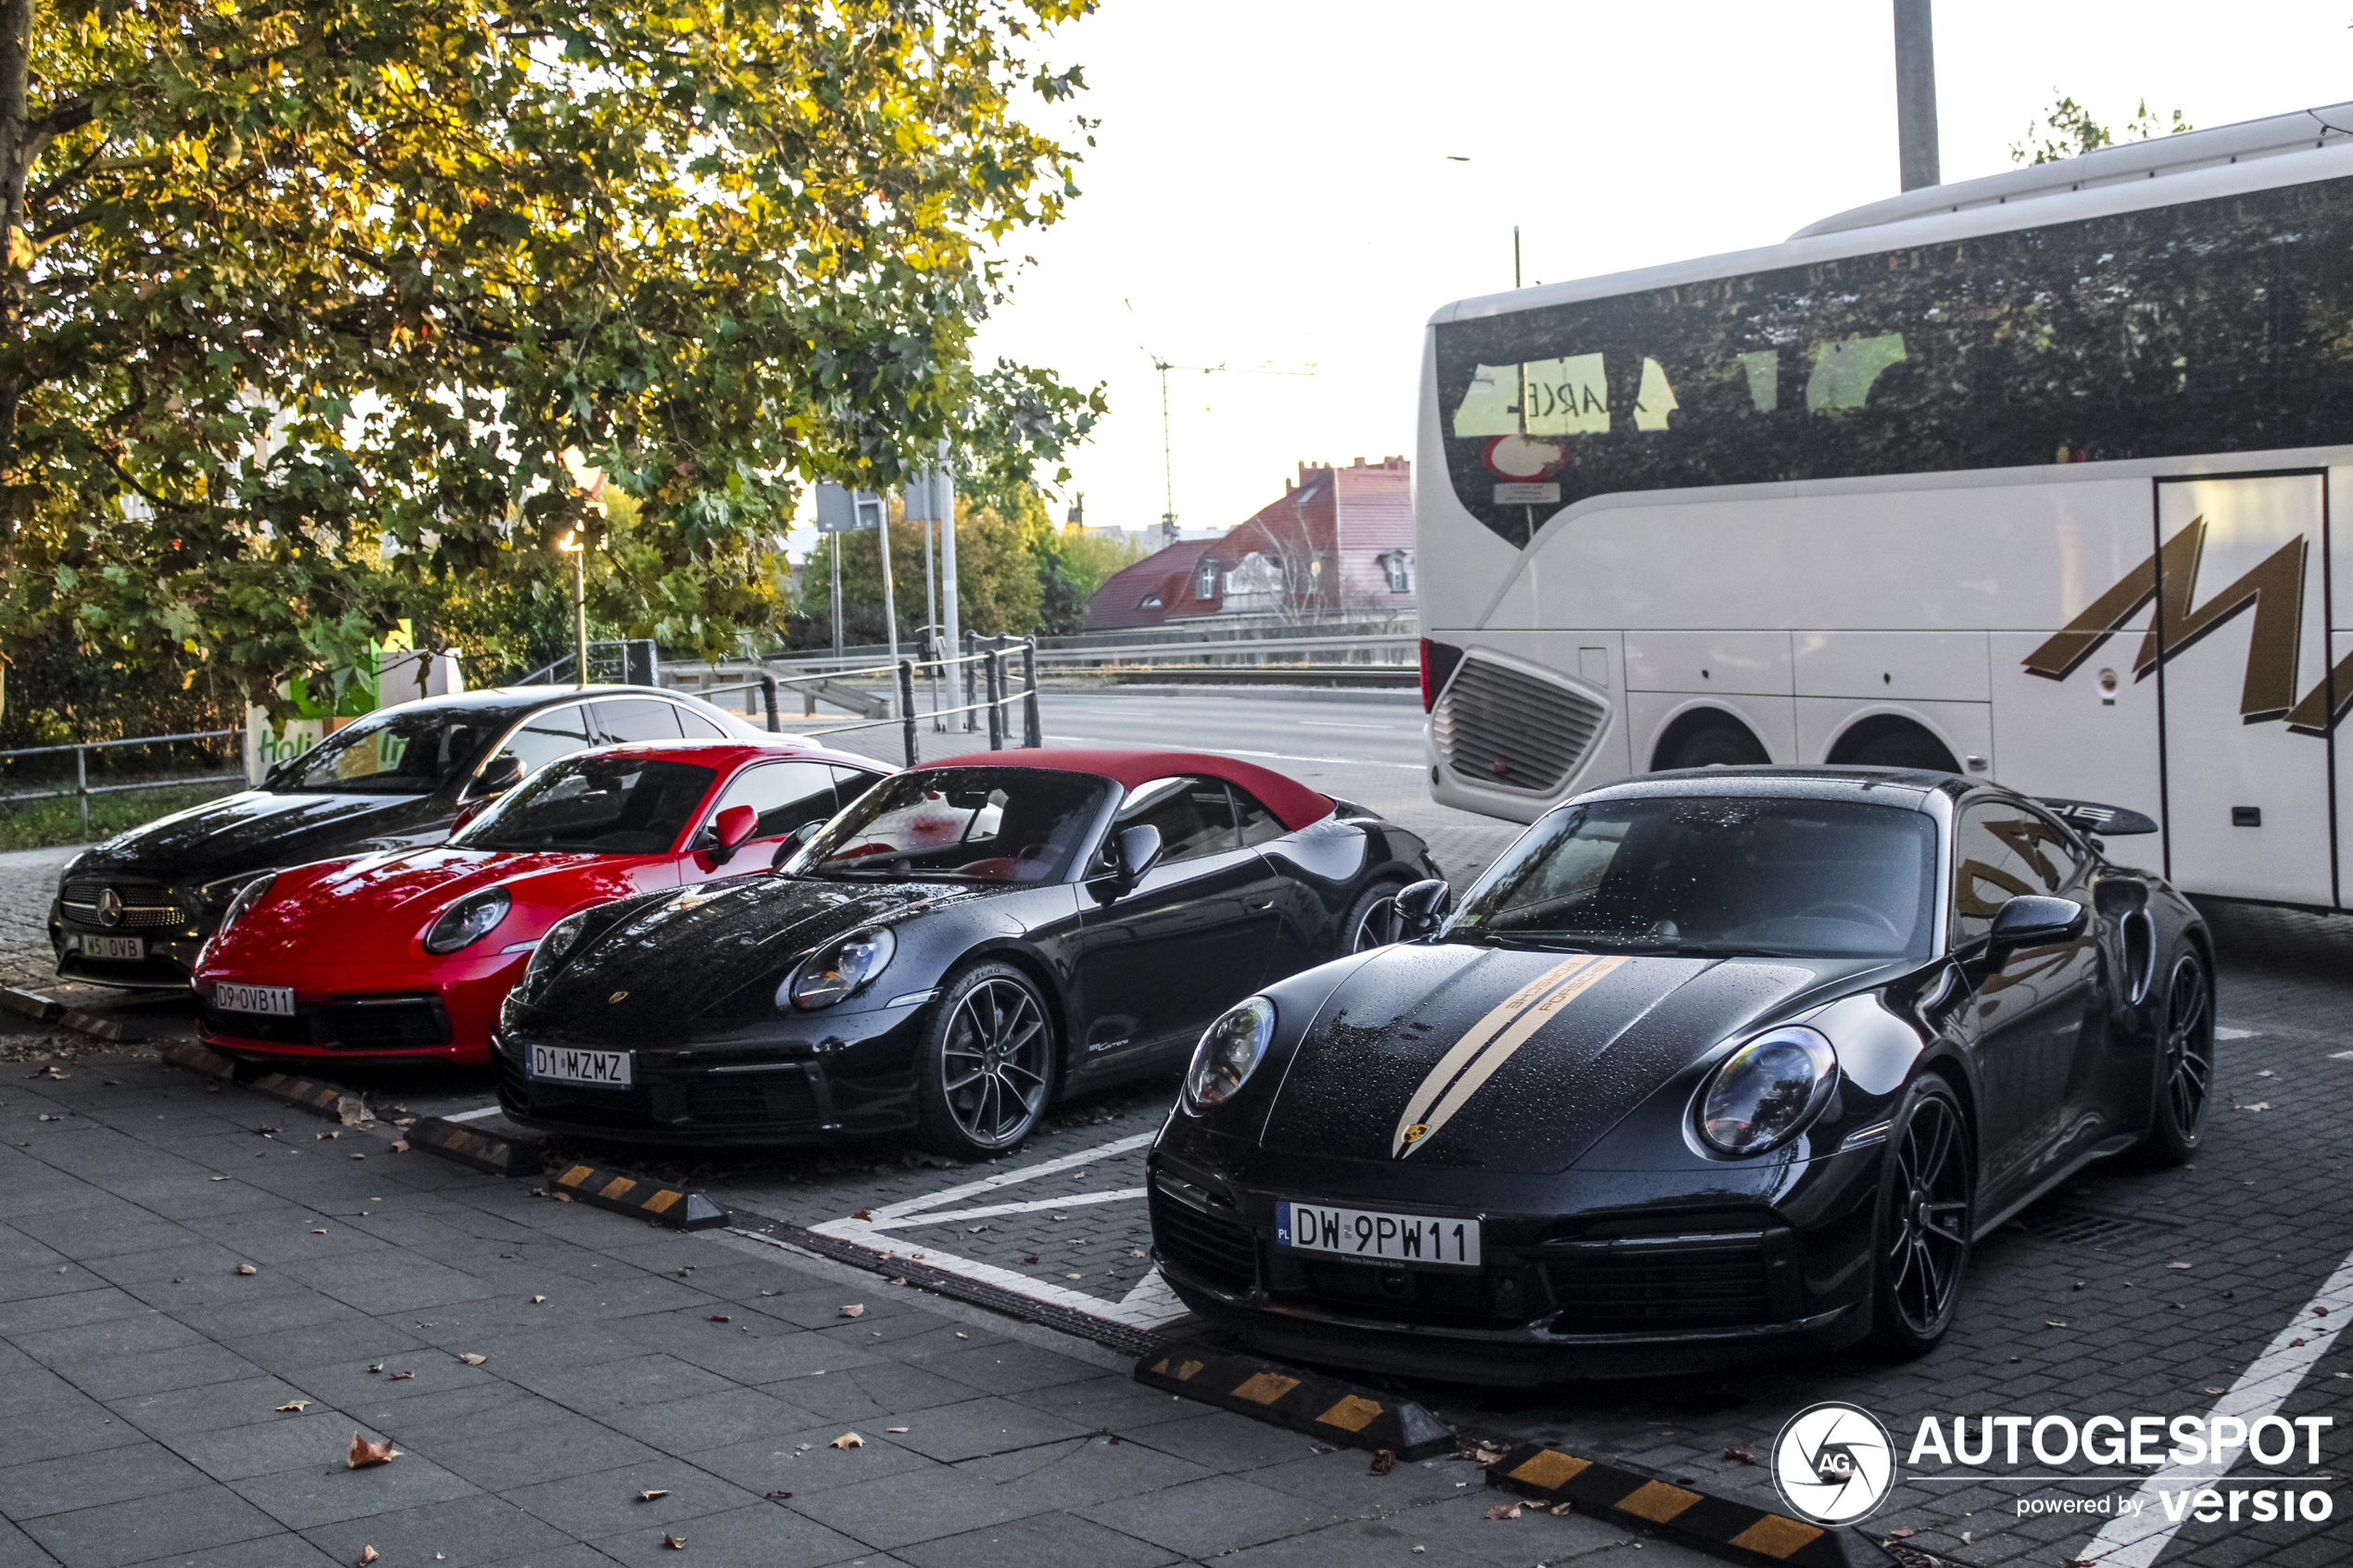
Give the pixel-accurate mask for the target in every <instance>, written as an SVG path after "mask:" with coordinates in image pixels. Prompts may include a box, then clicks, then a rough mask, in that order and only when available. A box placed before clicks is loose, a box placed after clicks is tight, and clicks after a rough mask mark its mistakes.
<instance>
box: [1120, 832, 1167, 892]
mask: <svg viewBox="0 0 2353 1568" xmlns="http://www.w3.org/2000/svg"><path fill="white" fill-rule="evenodd" d="M1163 847H1164V846H1163V845H1162V844H1161V841H1160V830H1159V829H1158V828H1156V827H1154V826H1152V825H1151V823H1150V822H1139V823H1138V824H1137V825H1136V826H1134V827H1132V828H1122V829H1121V830H1120V831H1119V832H1118V833H1117V834H1115V835H1114V837H1113V838H1112V841H1111V854H1112V860H1113V862H1114V864H1115V865H1117V866H1118V868H1119V880H1120V881H1121V882H1122V883H1124V884H1126V885H1127V886H1129V887H1133V886H1135V885H1136V884H1138V883H1139V882H1141V881H1143V880H1144V874H1145V873H1146V872H1149V871H1151V869H1152V868H1153V867H1154V866H1156V865H1158V864H1160V856H1161V850H1162V849H1163Z"/></svg>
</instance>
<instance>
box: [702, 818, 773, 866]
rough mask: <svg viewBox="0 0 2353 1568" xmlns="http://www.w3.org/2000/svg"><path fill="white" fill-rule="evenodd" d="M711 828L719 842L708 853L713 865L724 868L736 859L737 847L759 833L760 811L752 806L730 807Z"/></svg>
mask: <svg viewBox="0 0 2353 1568" xmlns="http://www.w3.org/2000/svg"><path fill="white" fill-rule="evenodd" d="M759 828H760V811H759V809H758V808H756V807H751V806H730V807H728V808H727V809H725V810H724V811H722V812H720V813H719V816H718V819H717V820H716V821H715V822H712V823H711V835H712V837H713V838H714V839H716V840H717V842H716V843H714V844H712V845H711V847H710V849H709V850H707V851H706V853H708V854H709V855H710V856H711V864H712V865H714V866H724V865H725V864H726V863H727V862H728V861H730V860H732V859H735V858H736V846H737V845H738V844H741V843H742V842H743V841H744V840H745V839H747V838H749V837H750V836H751V835H752V834H754V833H756V832H758V831H759Z"/></svg>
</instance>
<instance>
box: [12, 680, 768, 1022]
mask: <svg viewBox="0 0 2353 1568" xmlns="http://www.w3.org/2000/svg"><path fill="white" fill-rule="evenodd" d="M763 733H764V732H763ZM745 734H749V729H748V726H746V725H745V723H744V722H743V721H741V720H739V719H737V718H736V717H735V716H734V715H732V714H729V713H726V712H724V710H722V709H717V708H713V707H711V705H710V704H708V703H704V702H698V701H697V700H695V699H694V698H692V697H688V696H683V695H681V694H679V693H675V692H662V691H656V690H654V689H652V688H651V687H647V686H510V687H504V688H500V687H492V688H489V689H486V690H483V691H475V692H467V693H464V694H462V695H458V696H438V697H427V698H423V699H422V700H419V701H416V702H404V703H401V704H398V705H397V706H395V707H392V708H386V709H380V710H378V711H377V712H374V713H371V714H369V715H368V716H367V717H365V718H363V719H358V720H355V721H352V722H351V723H349V724H347V725H346V726H345V727H344V728H343V729H340V730H338V731H336V732H335V733H334V734H332V735H329V736H328V737H327V738H326V739H324V740H323V741H321V742H320V743H319V744H318V745H317V746H313V747H311V748H310V749H309V750H308V751H306V752H304V753H302V754H301V755H300V756H298V757H294V758H290V759H287V760H285V761H283V762H281V763H279V764H278V765H277V766H276V767H275V768H273V769H271V771H270V773H269V775H268V776H267V777H266V778H264V779H263V780H262V782H261V784H260V785H259V787H258V788H255V789H247V790H240V791H239V792H237V793H236V794H234V795H231V796H225V797H222V798H220V799H219V800H209V801H207V802H206V803H205V804H203V805H201V806H195V807H191V808H190V809H187V810H185V811H179V812H175V813H173V814H172V815H170V816H169V817H161V818H158V819H157V820H156V821H155V822H148V823H146V824H145V826H142V827H136V828H133V829H132V830H131V831H130V832H128V833H124V834H117V835H116V836H115V837H113V838H110V839H107V841H106V842H105V843H103V844H96V845H93V846H92V847H90V848H88V849H85V850H83V851H82V853H81V854H79V855H77V856H75V857H74V858H73V859H71V860H69V861H68V862H67V864H66V867H65V870H64V872H63V873H62V874H61V875H60V877H59V878H58V884H57V900H56V902H55V903H53V904H51V905H50V907H49V942H50V946H51V947H53V948H54V949H55V950H56V952H57V973H58V975H59V976H60V977H61V978H64V979H69V980H86V981H94V982H96V983H98V984H100V985H120V986H125V987H147V988H166V989H174V990H177V989H180V988H182V987H184V986H185V985H187V984H188V976H189V973H190V972H191V970H192V969H193V968H194V966H195V958H196V950H197V949H198V948H199V947H203V946H204V941H205V938H206V937H208V936H209V935H211V934H212V931H213V928H214V927H215V926H217V925H219V924H220V917H221V915H222V913H223V912H225V911H226V910H227V909H228V908H229V904H230V902H231V900H233V899H234V898H235V897H236V896H237V893H238V891H239V890H240V889H241V888H243V887H244V886H245V884H247V883H249V882H252V881H254V880H255V879H257V878H258V877H263V876H267V875H269V874H270V873H271V872H277V871H283V870H284V869H285V868H287V867H289V866H298V865H304V864H307V863H308V862H309V861H312V860H323V859H329V858H331V857H334V856H339V855H357V854H364V853H366V852H368V851H371V850H378V849H409V848H415V847H419V846H422V845H428V844H438V843H440V842H441V841H442V840H443V839H445V838H447V837H448V836H449V830H450V828H451V826H452V824H454V823H455V822H456V821H457V820H458V817H459V814H460V813H461V812H463V811H465V810H466V809H468V808H470V807H473V808H477V809H478V808H479V806H480V805H481V803H483V802H484V801H487V800H489V799H490V798H492V797H495V796H497V795H498V794H500V793H501V792H503V791H504V790H506V789H508V788H509V787H510V786H512V785H513V784H518V783H520V782H521V781H522V779H523V778H524V777H525V776H526V775H527V774H530V773H532V772H535V771H537V770H538V769H540V768H541V767H544V766H545V765H546V764H547V763H549V762H552V761H554V760H556V759H558V758H560V757H569V756H571V755H572V754H573V752H575V751H585V750H586V749H587V748H588V747H590V746H608V745H611V744H614V743H617V742H621V741H643V740H669V741H675V740H680V739H686V740H721V739H736V738H739V737H742V736H744V735H745Z"/></svg>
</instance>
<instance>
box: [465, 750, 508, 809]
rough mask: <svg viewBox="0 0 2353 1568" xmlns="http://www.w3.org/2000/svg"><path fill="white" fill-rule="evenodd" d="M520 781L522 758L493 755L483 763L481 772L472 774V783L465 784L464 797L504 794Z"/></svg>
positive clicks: (476, 798)
mask: <svg viewBox="0 0 2353 1568" xmlns="http://www.w3.org/2000/svg"><path fill="white" fill-rule="evenodd" d="M521 783H522V758H520V757H512V756H509V757H494V758H492V759H490V760H489V762H488V763H486V764H484V767H483V770H482V771H481V772H479V773H476V774H475V775H474V781H473V783H472V784H468V785H467V786H466V794H465V798H466V799H468V800H488V799H490V798H491V797H493V796H498V795H504V794H506V793H507V792H508V791H509V790H510V789H512V788H514V787H515V785H517V784H521Z"/></svg>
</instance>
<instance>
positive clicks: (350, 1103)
mask: <svg viewBox="0 0 2353 1568" xmlns="http://www.w3.org/2000/svg"><path fill="white" fill-rule="evenodd" d="M245 1087H246V1088H248V1089H251V1090H252V1091H253V1092H254V1093H256V1094H258V1095H268V1096H269V1097H270V1098H271V1099H274V1100H283V1101H284V1102H285V1103H286V1104H288V1105H292V1106H298V1107H300V1108H301V1109H302V1110H308V1111H309V1112H311V1113H312V1114H313V1115H317V1116H324V1117H325V1118H327V1120H329V1121H330V1122H341V1123H344V1124H345V1125H346V1126H358V1125H360V1124H362V1123H368V1122H372V1121H374V1120H375V1117H374V1115H373V1114H372V1113H371V1111H370V1110H368V1103H367V1101H365V1100H363V1099H361V1098H359V1096H358V1095H355V1094H353V1093H352V1092H351V1091H350V1090H349V1089H346V1088H340V1087H338V1086H336V1085H333V1084H322V1083H321V1082H319V1081H318V1080H317V1079H316V1078H295V1077H290V1076H288V1075H287V1074H286V1073H261V1074H259V1075H258V1076H257V1077H255V1078H253V1079H251V1080H249V1081H248V1082H247V1083H246V1085H245Z"/></svg>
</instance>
